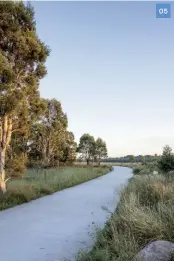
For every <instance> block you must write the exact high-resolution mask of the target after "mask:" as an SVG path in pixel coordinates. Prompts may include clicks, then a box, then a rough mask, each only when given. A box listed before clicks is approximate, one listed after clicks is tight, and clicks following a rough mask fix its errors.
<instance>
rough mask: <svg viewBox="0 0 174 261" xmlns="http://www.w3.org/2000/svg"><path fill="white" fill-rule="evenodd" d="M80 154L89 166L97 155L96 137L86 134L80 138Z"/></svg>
mask: <svg viewBox="0 0 174 261" xmlns="http://www.w3.org/2000/svg"><path fill="white" fill-rule="evenodd" d="M78 152H79V153H81V154H82V157H83V159H85V160H86V161H87V164H89V162H90V160H91V159H92V157H93V156H94V154H95V140H94V137H93V136H91V135H89V134H87V133H85V134H83V135H82V136H81V138H80V143H79V146H78Z"/></svg>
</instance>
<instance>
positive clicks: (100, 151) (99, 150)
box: [95, 138, 107, 164]
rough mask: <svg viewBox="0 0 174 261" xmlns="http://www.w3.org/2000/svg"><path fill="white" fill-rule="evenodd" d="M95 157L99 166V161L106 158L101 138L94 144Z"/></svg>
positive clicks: (105, 150)
mask: <svg viewBox="0 0 174 261" xmlns="http://www.w3.org/2000/svg"><path fill="white" fill-rule="evenodd" d="M95 156H96V159H97V160H98V162H99V164H100V161H101V159H102V158H105V157H106V156H107V147H106V142H104V141H103V140H102V139H101V138H98V139H97V140H96V142H95Z"/></svg>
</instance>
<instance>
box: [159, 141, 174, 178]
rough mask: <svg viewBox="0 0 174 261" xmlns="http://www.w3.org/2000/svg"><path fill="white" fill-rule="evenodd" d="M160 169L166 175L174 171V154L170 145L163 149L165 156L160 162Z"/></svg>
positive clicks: (163, 155)
mask: <svg viewBox="0 0 174 261" xmlns="http://www.w3.org/2000/svg"><path fill="white" fill-rule="evenodd" d="M158 167H159V169H160V170H161V171H162V172H163V173H164V174H166V173H168V172H170V171H172V170H174V154H173V153H172V149H171V148H170V147H169V146H168V145H166V146H165V147H164V149H163V154H162V156H161V158H160V160H159V161H158Z"/></svg>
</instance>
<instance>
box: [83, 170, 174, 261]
mask: <svg viewBox="0 0 174 261" xmlns="http://www.w3.org/2000/svg"><path fill="white" fill-rule="evenodd" d="M173 217H174V182H173V181H172V180H169V179H168V178H165V177H164V176H161V175H156V176H152V175H144V176H134V177H133V178H132V179H131V180H130V182H129V184H128V186H127V187H126V188H125V189H124V190H123V191H122V193H121V198H120V202H119V204H118V207H117V210H116V211H115V213H114V214H113V215H112V217H111V219H110V220H109V221H108V223H107V224H106V225H105V228H104V229H103V230H101V231H98V232H97V238H96V243H95V245H94V248H93V250H92V251H91V252H90V253H80V254H79V258H78V261H133V260H135V256H136V254H137V253H138V252H139V251H140V250H141V249H142V248H143V247H144V246H145V245H146V244H147V243H149V242H150V241H152V240H158V239H162V240H163V239H164V240H169V241H174V218H173Z"/></svg>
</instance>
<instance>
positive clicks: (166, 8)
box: [156, 4, 171, 18]
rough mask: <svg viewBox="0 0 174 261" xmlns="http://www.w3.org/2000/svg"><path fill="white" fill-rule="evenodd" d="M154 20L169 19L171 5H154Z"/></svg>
mask: <svg viewBox="0 0 174 261" xmlns="http://www.w3.org/2000/svg"><path fill="white" fill-rule="evenodd" d="M156 18H171V4H156Z"/></svg>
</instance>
